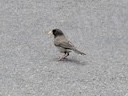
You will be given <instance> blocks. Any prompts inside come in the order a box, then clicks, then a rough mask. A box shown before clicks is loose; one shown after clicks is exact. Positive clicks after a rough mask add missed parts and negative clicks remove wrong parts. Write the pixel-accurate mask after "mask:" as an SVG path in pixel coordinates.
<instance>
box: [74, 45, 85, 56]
mask: <svg viewBox="0 0 128 96" xmlns="http://www.w3.org/2000/svg"><path fill="white" fill-rule="evenodd" d="M72 50H73V51H74V52H76V53H77V54H81V55H86V54H85V53H83V52H81V51H79V50H77V49H76V48H74V47H73V49H72Z"/></svg>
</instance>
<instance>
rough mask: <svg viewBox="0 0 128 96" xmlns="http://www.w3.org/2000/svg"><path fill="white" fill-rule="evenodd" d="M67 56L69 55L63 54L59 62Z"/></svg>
mask: <svg viewBox="0 0 128 96" xmlns="http://www.w3.org/2000/svg"><path fill="white" fill-rule="evenodd" d="M68 55H69V53H67V52H65V54H64V55H63V56H62V57H61V58H60V59H59V60H60V61H61V60H63V59H65V58H66V57H67V56H68Z"/></svg>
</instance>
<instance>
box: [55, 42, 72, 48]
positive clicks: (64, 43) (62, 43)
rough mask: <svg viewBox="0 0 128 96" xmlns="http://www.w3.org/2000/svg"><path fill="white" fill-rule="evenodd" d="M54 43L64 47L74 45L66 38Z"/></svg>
mask: <svg viewBox="0 0 128 96" xmlns="http://www.w3.org/2000/svg"><path fill="white" fill-rule="evenodd" d="M55 45H56V46H59V47H62V48H65V49H72V48H73V47H74V45H73V44H72V43H71V42H70V41H66V40H61V41H58V42H57V43H56V44H55Z"/></svg>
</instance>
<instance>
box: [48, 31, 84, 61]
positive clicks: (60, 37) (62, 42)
mask: <svg viewBox="0 0 128 96" xmlns="http://www.w3.org/2000/svg"><path fill="white" fill-rule="evenodd" d="M48 34H53V35H54V45H55V46H56V47H57V48H58V49H59V51H60V52H61V53H64V56H62V57H61V58H60V59H59V60H63V59H65V58H66V57H67V56H68V55H69V53H70V52H71V50H73V51H74V52H76V53H78V54H81V55H86V54H85V53H83V52H81V51H79V50H77V49H76V47H75V46H74V45H73V44H72V43H71V42H70V41H68V40H67V39H66V37H65V35H64V33H63V32H62V31H61V30H60V29H53V30H52V31H50V32H49V33H48Z"/></svg>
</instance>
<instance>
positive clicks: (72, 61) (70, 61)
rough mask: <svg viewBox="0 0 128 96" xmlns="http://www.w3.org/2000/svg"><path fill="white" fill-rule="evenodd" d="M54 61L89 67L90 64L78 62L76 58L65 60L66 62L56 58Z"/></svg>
mask: <svg viewBox="0 0 128 96" xmlns="http://www.w3.org/2000/svg"><path fill="white" fill-rule="evenodd" d="M54 60H56V61H58V62H60V63H66V62H67V63H72V64H78V65H87V63H88V62H85V61H80V60H77V59H76V58H65V59H64V60H59V59H58V58H54Z"/></svg>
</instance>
